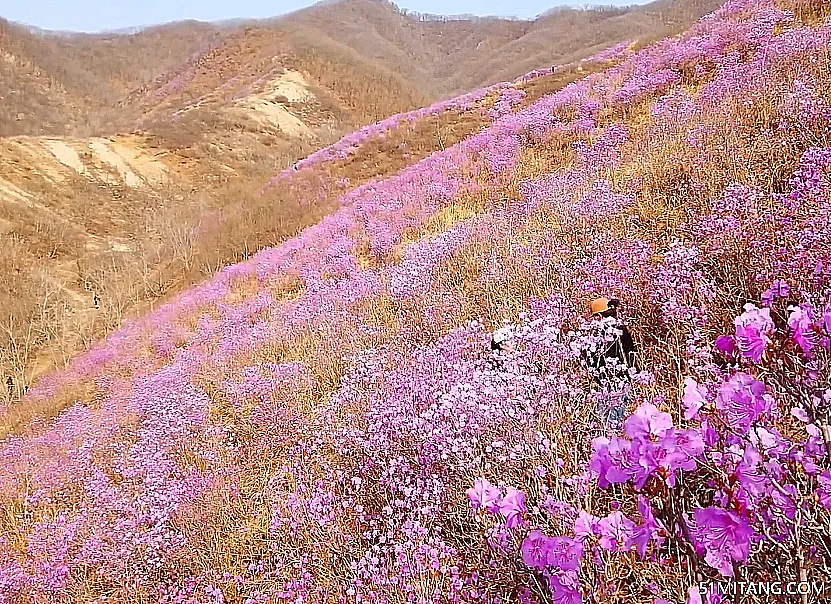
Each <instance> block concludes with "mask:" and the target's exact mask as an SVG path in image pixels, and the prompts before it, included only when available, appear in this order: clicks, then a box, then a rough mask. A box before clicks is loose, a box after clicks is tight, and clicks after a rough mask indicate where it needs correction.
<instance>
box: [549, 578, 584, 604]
mask: <svg viewBox="0 0 831 604" xmlns="http://www.w3.org/2000/svg"><path fill="white" fill-rule="evenodd" d="M548 587H549V589H550V590H551V595H552V597H553V599H554V603H555V604H582V602H583V596H582V594H581V593H580V582H579V580H578V579H577V573H576V572H567V573H559V574H556V575H550V576H549V577H548Z"/></svg>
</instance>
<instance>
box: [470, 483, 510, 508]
mask: <svg viewBox="0 0 831 604" xmlns="http://www.w3.org/2000/svg"><path fill="white" fill-rule="evenodd" d="M501 495H502V493H500V491H499V489H498V488H497V487H495V486H493V485H492V484H491V483H490V482H488V480H487V479H486V478H480V479H478V480H476V482H475V483H474V485H473V487H471V488H469V489H468V490H467V496H468V497H469V498H470V502H471V504H473V509H474V510H478V509H479V508H484V509H486V510H488V511H489V512H493V513H494V514H495V513H496V512H497V511H499V499H500V497H501Z"/></svg>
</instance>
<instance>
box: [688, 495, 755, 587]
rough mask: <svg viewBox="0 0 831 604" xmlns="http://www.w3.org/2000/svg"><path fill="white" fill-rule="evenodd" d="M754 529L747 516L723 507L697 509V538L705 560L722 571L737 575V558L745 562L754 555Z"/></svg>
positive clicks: (695, 538)
mask: <svg viewBox="0 0 831 604" xmlns="http://www.w3.org/2000/svg"><path fill="white" fill-rule="evenodd" d="M752 537H753V529H752V528H751V527H750V524H749V523H748V522H747V521H746V520H744V519H743V518H739V517H738V516H737V515H736V514H734V513H733V512H730V511H728V510H725V509H723V508H719V507H709V508H699V509H697V510H696V511H695V524H694V528H693V540H694V541H695V545H696V548H698V549H700V550H703V551H704V552H705V555H704V560H705V561H706V562H707V564H709V565H710V566H712V567H713V568H715V569H716V570H718V571H719V573H721V575H722V576H723V577H733V562H734V561H735V562H744V561H745V560H747V558H748V556H750V540H751V538H752Z"/></svg>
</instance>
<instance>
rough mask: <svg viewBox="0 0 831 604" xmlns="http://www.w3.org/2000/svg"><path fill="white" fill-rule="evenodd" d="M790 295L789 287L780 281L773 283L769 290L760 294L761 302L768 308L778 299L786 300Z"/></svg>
mask: <svg viewBox="0 0 831 604" xmlns="http://www.w3.org/2000/svg"><path fill="white" fill-rule="evenodd" d="M790 295H791V287H790V285H788V284H787V283H785V282H784V281H782V280H778V281H774V282H773V285H772V286H771V288H770V289H769V290H767V291H766V292H765V293H763V294H762V302H763V303H764V304H765V306H770V305H771V304H773V303H774V302H775V301H776V300H778V299H780V298H787V297H788V296H790Z"/></svg>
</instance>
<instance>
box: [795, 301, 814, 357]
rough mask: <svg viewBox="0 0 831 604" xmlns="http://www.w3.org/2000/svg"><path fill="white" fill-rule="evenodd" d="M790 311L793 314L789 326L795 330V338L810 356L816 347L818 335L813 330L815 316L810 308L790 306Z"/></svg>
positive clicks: (803, 350)
mask: <svg viewBox="0 0 831 604" xmlns="http://www.w3.org/2000/svg"><path fill="white" fill-rule="evenodd" d="M788 310H789V311H790V312H791V314H790V316H789V317H788V325H789V326H790V328H791V329H792V330H793V338H794V340H795V341H796V343H797V344H799V347H800V348H802V352H804V353H805V355H806V356H810V355H811V351H812V350H813V349H814V346H816V335H815V334H814V332H813V331H812V329H811V327H812V325H813V322H814V318H813V314H812V313H811V310H810V309H809V308H803V307H802V306H789V307H788Z"/></svg>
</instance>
